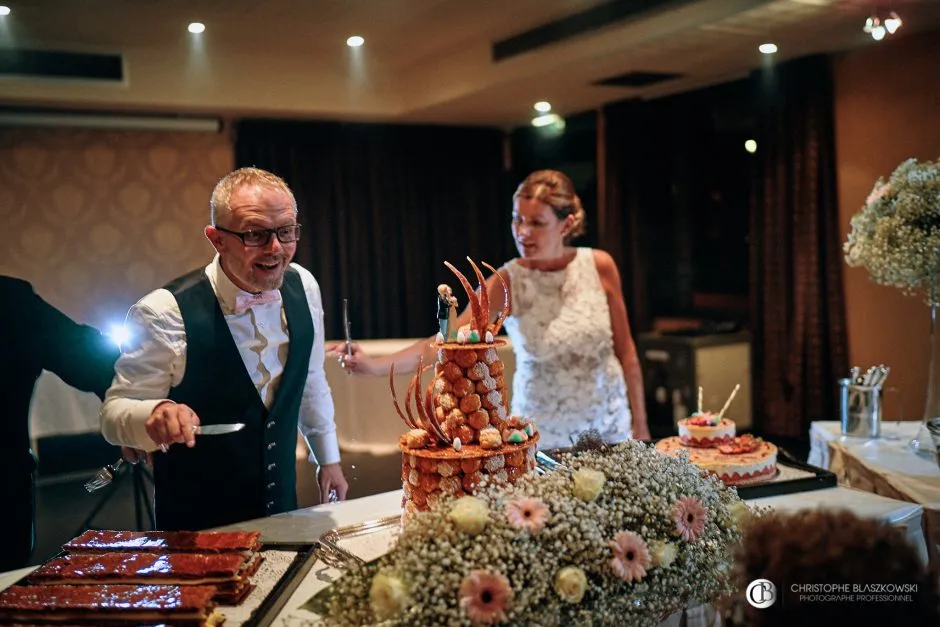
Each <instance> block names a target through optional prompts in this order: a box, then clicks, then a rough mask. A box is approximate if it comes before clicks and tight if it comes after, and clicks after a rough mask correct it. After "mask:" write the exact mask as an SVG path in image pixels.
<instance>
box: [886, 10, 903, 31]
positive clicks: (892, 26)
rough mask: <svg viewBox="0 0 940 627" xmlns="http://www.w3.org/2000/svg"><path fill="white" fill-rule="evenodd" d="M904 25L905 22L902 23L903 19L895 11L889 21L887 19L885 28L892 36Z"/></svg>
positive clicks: (888, 18)
mask: <svg viewBox="0 0 940 627" xmlns="http://www.w3.org/2000/svg"><path fill="white" fill-rule="evenodd" d="M902 24H904V22H902V21H901V18H900V17H899V16H898V14H897V13H895V12H894V11H891V15H889V16H888V17H887V19H885V28H886V29H887V30H888V33H889V34H891V35H893V34H894V33H895V31H897V30H898V29H899V28H901V25H902Z"/></svg>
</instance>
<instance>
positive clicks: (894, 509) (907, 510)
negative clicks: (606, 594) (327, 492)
mask: <svg viewBox="0 0 940 627" xmlns="http://www.w3.org/2000/svg"><path fill="white" fill-rule="evenodd" d="M749 503H751V504H755V505H761V506H770V507H773V508H774V509H775V510H777V511H781V512H791V511H796V510H801V509H808V508H817V507H818V508H824V509H826V508H847V509H849V510H852V511H854V512H855V513H857V514H858V515H860V516H864V517H868V518H876V519H879V520H884V521H886V522H889V523H890V524H892V525H896V526H899V527H904V528H905V532H906V534H907V535H908V537H909V538H910V539H911V541H912V542H913V543H914V544H915V546H917V548H918V551H919V552H920V554H921V556H922V559H924V561H925V562H926V559H927V549H926V544H925V542H924V534H923V532H922V530H921V517H922V514H923V508H922V507H920V506H918V505H914V504H911V503H904V502H899V501H895V500H892V499H888V498H885V497H881V496H878V495H875V494H870V493H867V492H860V491H857V490H851V489H848V488H842V487H837V488H829V489H825V490H816V491H811V492H802V493H798V494H789V495H783V496H774V497H768V498H763V499H755V500H752V501H749ZM400 514H401V491H399V490H395V491H391V492H386V493H383V494H377V495H373V496H368V497H363V498H360V499H354V500H351V501H346V502H343V503H333V504H328V505H319V506H316V507H310V508H306V509H301V510H297V511H293V512H288V513H285V514H279V515H276V516H271V517H269V518H262V519H258V520H252V521H246V522H244V523H239V524H235V525H230V526H226V527H223V528H222V529H225V530H258V531H261V533H262V540H263V541H264V542H266V543H295V544H301V543H313V542H316V541H317V540H318V539H319V538H320V536H321V535H323V534H324V533H326V532H327V531H330V530H332V529H336V528H340V527H346V526H349V525H354V524H357V523H361V522H365V521H369V520H377V519H381V518H386V517H389V516H399V515H400ZM31 570H32V568H25V569H21V570H18V571H11V572H9V573H4V574H0V589H2V588H5V587H7V586H9V585H12V584H13V583H14V582H16V581H18V580H19V579H20V578H22V577H23V576H25V575H26V574H28V573H29V572H31ZM339 574H340V571H339V570H337V569H336V568H333V567H331V566H329V565H327V564H325V563H324V562H322V561H320V560H317V561H316V562H314V564H313V566H312V568H311V569H310V570H309V572H308V573H307V574H306V575H305V576H304V577H303V579H302V580H301V581H300V582H299V584H298V586H297V587H296V588H295V589H294V590H293V592H291V593H290V596H289V598H288V599H287V601H286V603H285V604H284V605H283V609H282V610H281V611H280V612H279V613H278V615H277V617H276V618H275V619H274V622H273V624H274V625H280V626H284V627H288V626H291V627H299V626H308V625H317V624H318V623H319V621H318V619H317V617H316V615H314V614H312V613H310V612H309V611H306V610H304V609H302V608H301V606H302V605H303V604H304V603H305V602H306V601H307V600H308V599H310V597H312V596H313V595H314V594H315V593H316V592H318V591H319V590H321V589H323V588H324V587H326V586H327V585H329V584H330V582H332V581H334V580H335V578H336V577H337V576H338V575H339ZM706 611H707V610H703V609H700V608H694V609H692V610H689V616H688V619H689V624H700V625H704V624H708V622H707V621H708V617H707V615H706V614H705V612H706ZM679 620H680V617H679V616H678V615H676V616H674V617H672V618H671V619H670V620H669V621H667V623H665V624H666V625H670V626H672V625H678V624H679Z"/></svg>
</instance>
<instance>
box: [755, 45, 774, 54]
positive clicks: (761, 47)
mask: <svg viewBox="0 0 940 627" xmlns="http://www.w3.org/2000/svg"><path fill="white" fill-rule="evenodd" d="M757 49H758V50H760V51H761V52H763V53H764V54H773V53H775V52H777V44H770V43H768V44H761V45H759V46H758V47H757Z"/></svg>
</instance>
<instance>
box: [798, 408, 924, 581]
mask: <svg viewBox="0 0 940 627" xmlns="http://www.w3.org/2000/svg"><path fill="white" fill-rule="evenodd" d="M919 427H920V422H919V421H911V422H886V423H882V426H881V437H880V438H858V437H849V436H843V435H842V427H841V424H840V423H839V422H836V421H821V422H814V423H813V424H812V426H811V428H810V446H811V448H810V455H809V460H808V461H809V463H810V464H813V465H814V466H819V467H820V468H828V469H829V470H831V471H832V472H833V473H835V475H836V476H837V477H838V479H839V483H840V485H844V486H847V487H851V488H855V489H857V490H864V491H866V492H872V493H874V494H880V495H882V496H886V497H888V498H892V499H897V500H901V501H908V502H911V503H916V504H918V505H920V506H922V507H923V508H924V518H925V522H924V533H925V535H926V537H927V541H928V546H930V547H931V551H930V554H931V562H932V563H933V565H934V566H935V567H937V568H940V466H938V464H937V461H936V460H935V459H932V458H931V457H930V456H929V455H925V454H922V455H918V454H915V453H914V452H913V451H912V450H911V449H910V448H908V446H907V443H908V442H909V441H910V439H911V438H913V437H914V436H915V435H916V434H917V430H918V428H919Z"/></svg>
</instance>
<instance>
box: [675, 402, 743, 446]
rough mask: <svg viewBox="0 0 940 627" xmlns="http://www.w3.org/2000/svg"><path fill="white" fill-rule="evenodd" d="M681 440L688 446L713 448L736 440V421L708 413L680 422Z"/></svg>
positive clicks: (704, 412) (694, 415)
mask: <svg viewBox="0 0 940 627" xmlns="http://www.w3.org/2000/svg"><path fill="white" fill-rule="evenodd" d="M678 426H679V439H680V440H681V441H682V443H683V444H684V445H686V446H695V447H702V448H711V447H713V446H719V445H721V444H728V443H730V442H731V441H732V440H734V433H735V429H734V421H733V420H728V419H727V418H721V417H720V416H719V415H718V414H713V413H711V412H708V411H703V412H696V413H694V414H692V415H691V416H689V417H688V418H686V419H684V420H680V421H679V425H678Z"/></svg>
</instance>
